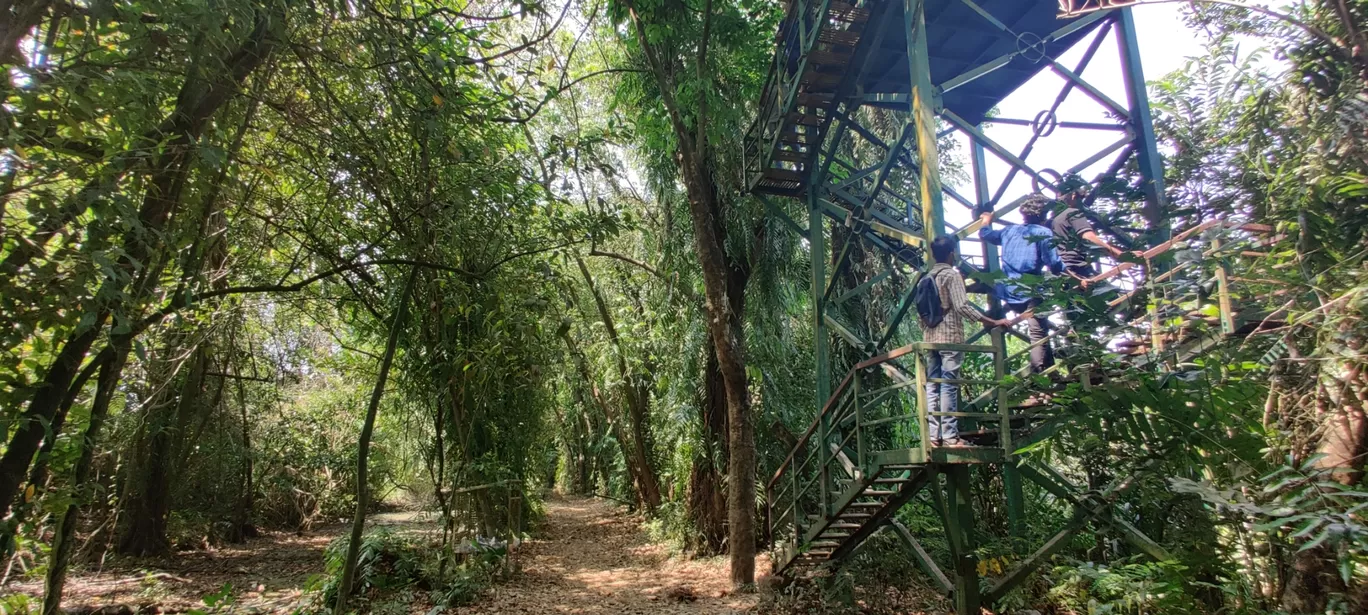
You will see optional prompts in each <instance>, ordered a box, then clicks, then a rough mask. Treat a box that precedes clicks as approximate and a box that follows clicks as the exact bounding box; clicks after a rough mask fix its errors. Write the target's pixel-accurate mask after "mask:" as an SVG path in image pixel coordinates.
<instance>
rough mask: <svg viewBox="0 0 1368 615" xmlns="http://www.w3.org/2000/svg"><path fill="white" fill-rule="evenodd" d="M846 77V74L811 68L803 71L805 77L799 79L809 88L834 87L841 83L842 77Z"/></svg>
mask: <svg viewBox="0 0 1368 615" xmlns="http://www.w3.org/2000/svg"><path fill="white" fill-rule="evenodd" d="M844 77H845V75H844V74H836V73H819V72H817V71H815V70H809V71H807V72H805V73H803V77H802V79H800V80H799V81H800V82H802V83H803V84H804V85H806V86H807V87H809V88H834V87H836V86H838V85H841V79H842V78H844Z"/></svg>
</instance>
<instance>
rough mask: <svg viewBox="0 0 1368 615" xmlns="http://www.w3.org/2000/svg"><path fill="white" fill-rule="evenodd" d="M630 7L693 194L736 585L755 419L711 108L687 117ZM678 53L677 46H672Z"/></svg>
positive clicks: (749, 524)
mask: <svg viewBox="0 0 1368 615" xmlns="http://www.w3.org/2000/svg"><path fill="white" fill-rule="evenodd" d="M628 14H629V17H630V18H631V21H632V26H633V29H634V30H635V32H636V39H637V42H638V44H639V45H640V46H641V51H642V53H643V54H644V55H645V57H646V61H647V63H648V64H649V65H650V67H651V72H652V74H653V75H654V76H655V81H656V84H657V85H658V86H659V89H660V94H661V100H662V102H663V103H664V105H665V110H666V112H667V113H668V114H669V116H670V124H671V126H672V127H673V129H674V133H675V137H676V139H677V140H678V142H679V144H678V156H677V157H676V160H677V161H678V166H679V171H680V175H681V178H682V179H683V181H684V189H685V192H686V193H687V195H688V202H689V218H690V221H691V222H692V224H693V231H694V252H695V253H696V256H697V257H698V264H699V265H700V267H701V268H702V270H703V287H704V291H705V297H704V298H705V300H706V303H707V309H708V333H709V336H710V337H711V338H712V341H713V347H714V348H715V349H716V351H717V364H718V367H719V369H721V371H722V380H723V382H724V383H725V384H726V389H727V419H728V427H727V430H728V434H727V435H728V449H729V459H728V460H727V482H728V485H729V487H730V488H729V489H728V493H727V509H728V522H729V529H728V542H730V543H731V558H730V559H731V581H732V583H733V584H734V585H737V586H740V585H749V584H751V583H754V582H755V428H754V426H753V425H752V424H751V416H750V390H749V385H748V383H747V381H746V359H745V348H746V346H745V336H744V329H743V328H742V325H741V313H740V312H738V311H737V310H736V308H735V307H734V306H732V304H731V302H730V300H729V298H728V297H727V257H726V249H725V247H724V244H723V240H724V236H723V235H721V234H720V233H718V229H719V228H722V224H721V220H722V207H721V204H720V203H719V202H718V198H717V185H716V184H715V183H714V181H713V177H712V173H711V171H710V167H709V164H708V156H707V143H706V136H707V130H706V127H707V126H706V110H705V109H704V108H703V105H702V104H701V103H700V105H699V108H698V109H697V111H698V118H697V121H696V127H695V128H696V130H690V129H689V126H688V125H687V124H686V123H685V121H684V115H683V113H682V111H681V109H680V106H679V102H678V100H676V98H675V92H676V91H677V90H676V88H675V81H674V79H672V78H671V77H670V74H669V73H668V72H667V71H666V69H665V67H664V64H662V62H661V60H660V58H659V57H658V51H659V50H658V49H656V48H655V47H654V46H652V45H651V43H650V39H649V37H648V36H647V35H646V26H645V24H643V23H642V21H641V16H640V15H639V14H638V13H637V7H636V6H635V5H634V4H632V3H631V2H628ZM711 18H712V15H711V4H709V5H708V8H707V9H705V11H704V19H705V24H710V23H711ZM707 31H708V28H707V27H706V26H705V28H704V36H703V40H701V41H700V45H699V60H700V62H699V66H698V69H699V78H700V80H701V79H703V78H704V76H705V71H704V68H703V62H702V61H703V60H704V59H705V58H706V50H707ZM672 53H673V52H672Z"/></svg>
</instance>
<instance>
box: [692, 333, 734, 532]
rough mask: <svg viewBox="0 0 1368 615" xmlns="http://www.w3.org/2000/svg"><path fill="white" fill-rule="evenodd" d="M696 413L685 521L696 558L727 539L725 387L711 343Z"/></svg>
mask: <svg viewBox="0 0 1368 615" xmlns="http://www.w3.org/2000/svg"><path fill="white" fill-rule="evenodd" d="M699 409H700V411H701V415H702V416H700V417H699V419H700V420H701V422H702V424H703V430H702V431H703V434H702V435H703V439H704V446H703V451H702V454H700V455H696V456H695V457H694V461H693V468H692V471H691V472H690V474H689V502H688V505H689V509H688V510H689V519H690V521H692V522H693V526H694V530H695V531H697V532H698V544H695V545H692V546H693V548H694V550H696V551H697V552H698V553H699V554H700V555H716V554H718V553H721V552H722V549H723V547H724V545H725V543H726V538H727V526H726V521H727V492H726V488H725V481H723V479H722V478H723V474H724V472H725V468H726V467H727V454H726V448H727V384H726V382H724V381H723V380H722V369H721V368H720V367H719V366H718V364H717V353H716V351H715V350H714V349H713V348H712V344H711V343H710V344H708V360H707V365H706V367H705V368H704V373H703V403H702V404H701V405H700V407H699Z"/></svg>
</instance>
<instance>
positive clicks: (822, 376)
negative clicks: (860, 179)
mask: <svg viewBox="0 0 1368 615" xmlns="http://www.w3.org/2000/svg"><path fill="white" fill-rule="evenodd" d="M816 193H817V190H815V189H811V188H809V189H808V194H807V205H808V237H807V239H808V260H809V262H810V263H811V266H812V295H811V296H812V339H813V344H814V345H815V346H816V347H815V348H814V349H813V353H812V355H813V357H814V358H815V359H816V363H817V365H816V367H817V371H816V375H817V399H816V402H817V405H816V408H817V411H818V412H820V411H821V409H822V407H823V406H825V405H826V402H827V398H829V397H831V348H830V340H828V339H827V327H826V301H825V300H823V298H822V295H823V292H824V291H825V290H826V254H827V249H826V217H825V216H823V215H822V205H821V203H820V202H819V201H818V199H817V195H816Z"/></svg>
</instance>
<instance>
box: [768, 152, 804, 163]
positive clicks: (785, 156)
mask: <svg viewBox="0 0 1368 615" xmlns="http://www.w3.org/2000/svg"><path fill="white" fill-rule="evenodd" d="M771 159H772V160H777V161H779V162H807V159H808V155H807V154H805V153H803V152H791V151H788V150H779V151H776V152H774V156H772V157H771Z"/></svg>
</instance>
